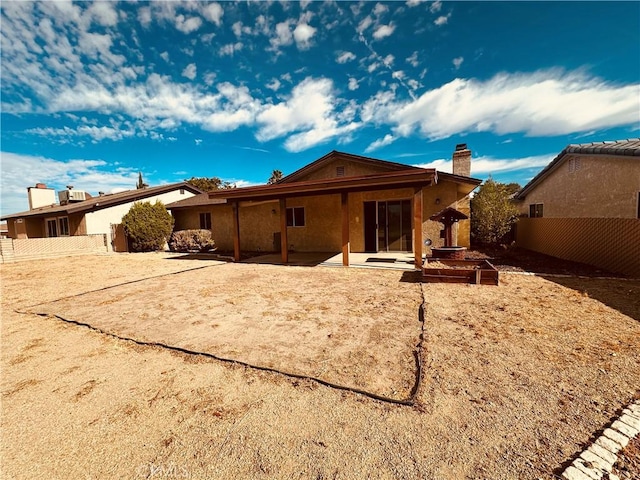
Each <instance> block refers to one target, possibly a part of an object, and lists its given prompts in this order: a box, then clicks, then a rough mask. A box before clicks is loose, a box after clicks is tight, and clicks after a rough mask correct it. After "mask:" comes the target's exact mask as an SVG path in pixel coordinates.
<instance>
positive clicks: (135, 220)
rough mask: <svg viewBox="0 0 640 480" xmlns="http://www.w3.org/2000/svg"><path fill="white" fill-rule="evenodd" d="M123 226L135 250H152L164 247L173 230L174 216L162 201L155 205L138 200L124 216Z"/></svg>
mask: <svg viewBox="0 0 640 480" xmlns="http://www.w3.org/2000/svg"><path fill="white" fill-rule="evenodd" d="M122 226H123V227H124V231H125V233H126V234H127V236H128V237H129V239H130V241H131V248H132V249H133V251H135V252H152V251H156V250H162V249H163V248H164V245H165V243H167V239H168V238H169V235H171V231H172V230H173V217H172V216H171V214H170V213H169V212H168V211H167V209H166V208H165V206H164V204H163V203H162V202H160V201H156V203H155V204H153V205H152V204H151V203H150V202H136V203H134V204H133V205H132V206H131V208H130V209H129V212H128V213H126V214H125V215H124V216H123V217H122Z"/></svg>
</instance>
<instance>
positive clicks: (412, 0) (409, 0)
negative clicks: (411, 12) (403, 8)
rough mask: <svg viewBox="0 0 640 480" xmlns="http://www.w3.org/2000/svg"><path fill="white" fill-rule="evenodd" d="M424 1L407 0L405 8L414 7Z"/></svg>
mask: <svg viewBox="0 0 640 480" xmlns="http://www.w3.org/2000/svg"><path fill="white" fill-rule="evenodd" d="M424 1H425V0H407V7H410V8H411V7H416V6H418V5H420V4H421V3H422V2H424Z"/></svg>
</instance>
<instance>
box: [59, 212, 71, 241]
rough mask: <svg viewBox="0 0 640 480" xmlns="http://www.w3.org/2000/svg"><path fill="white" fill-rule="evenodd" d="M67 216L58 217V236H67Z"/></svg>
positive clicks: (68, 230)
mask: <svg viewBox="0 0 640 480" xmlns="http://www.w3.org/2000/svg"><path fill="white" fill-rule="evenodd" d="M69 232H70V229H69V217H58V236H59V237H69V236H71V235H70V233H69Z"/></svg>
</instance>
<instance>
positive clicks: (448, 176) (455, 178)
mask: <svg viewBox="0 0 640 480" xmlns="http://www.w3.org/2000/svg"><path fill="white" fill-rule="evenodd" d="M438 180H439V181H441V180H446V181H449V182H454V183H463V184H465V185H475V186H476V187H477V186H478V185H480V184H481V183H482V180H480V179H479V178H472V177H465V176H464V175H454V174H453V173H444V172H438Z"/></svg>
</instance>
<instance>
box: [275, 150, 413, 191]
mask: <svg viewBox="0 0 640 480" xmlns="http://www.w3.org/2000/svg"><path fill="white" fill-rule="evenodd" d="M337 159H344V160H348V161H350V162H354V163H360V164H363V165H368V166H371V167H377V168H383V169H386V170H388V171H390V172H391V171H397V170H411V169H418V167H413V166H411V165H404V164H402V163H396V162H388V161H386V160H378V159H376V158H371V157H363V156H360V155H354V154H353V153H345V152H339V151H337V150H332V151H331V152H329V153H327V154H326V155H325V156H323V157H320V158H319V159H318V160H316V161H315V162H311V163H309V164H308V165H305V166H304V167H302V168H300V169H298V170H296V171H295V172H293V173H290V174H289V175H287V176H286V177H283V178H281V179H280V180H278V181H277V182H276V184H281V183H292V182H297V181H299V180H300V179H301V178H302V177H305V176H306V175H309V174H311V173H313V172H316V171H318V170H320V169H321V168H323V167H324V166H325V165H326V164H327V163H330V162H332V161H334V160H337Z"/></svg>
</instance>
